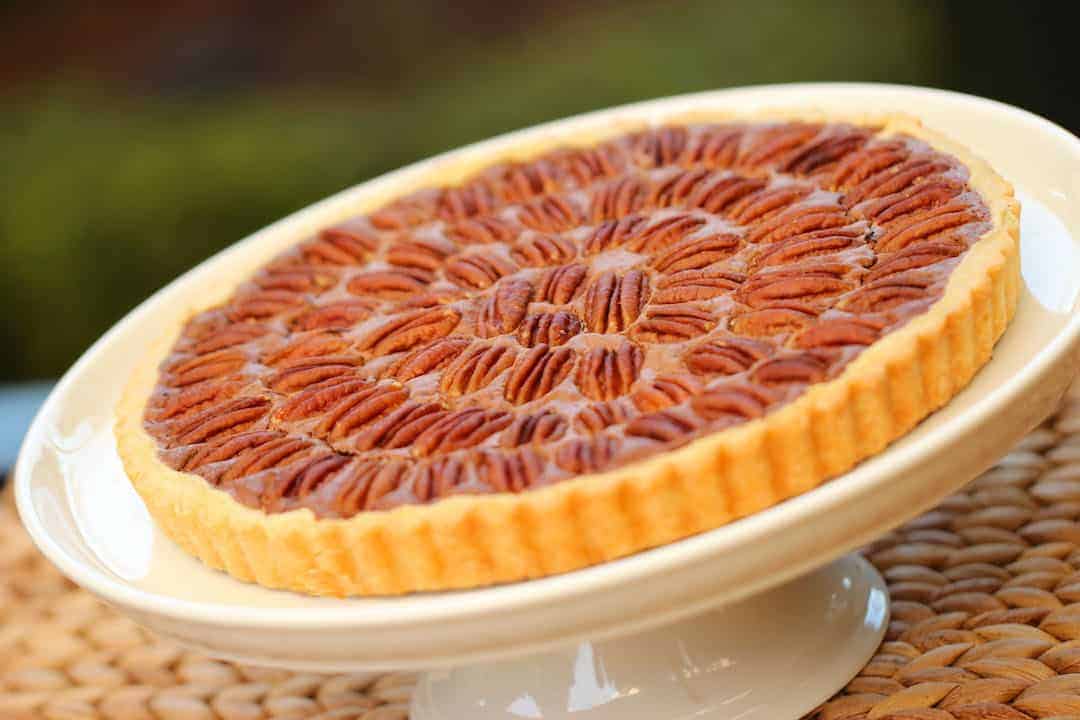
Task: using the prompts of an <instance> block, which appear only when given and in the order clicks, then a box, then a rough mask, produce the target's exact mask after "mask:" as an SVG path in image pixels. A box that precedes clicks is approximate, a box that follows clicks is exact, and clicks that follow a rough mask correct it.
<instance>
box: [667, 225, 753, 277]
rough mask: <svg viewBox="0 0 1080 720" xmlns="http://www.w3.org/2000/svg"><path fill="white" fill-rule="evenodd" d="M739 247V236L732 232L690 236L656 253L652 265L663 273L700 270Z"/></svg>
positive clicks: (732, 252) (729, 254)
mask: <svg viewBox="0 0 1080 720" xmlns="http://www.w3.org/2000/svg"><path fill="white" fill-rule="evenodd" d="M738 249H739V238H738V236H736V235H732V234H730V233H713V234H709V235H705V236H704V237H700V236H697V237H688V238H686V239H684V240H682V241H680V242H678V243H676V244H674V245H672V246H671V247H669V248H667V249H666V250H664V251H663V252H661V253H659V254H658V255H656V257H654V258H653V260H652V266H653V267H654V268H656V269H657V270H658V271H660V272H663V273H676V272H680V271H682V270H699V269H701V268H703V267H705V266H706V265H712V264H713V263H714V262H717V261H718V260H723V259H724V258H727V257H730V256H731V255H733V254H734V253H735V251H737V250H738Z"/></svg>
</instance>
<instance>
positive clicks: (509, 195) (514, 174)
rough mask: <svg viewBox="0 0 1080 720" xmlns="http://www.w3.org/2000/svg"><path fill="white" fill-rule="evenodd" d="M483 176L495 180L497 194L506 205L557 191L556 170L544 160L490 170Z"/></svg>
mask: <svg viewBox="0 0 1080 720" xmlns="http://www.w3.org/2000/svg"><path fill="white" fill-rule="evenodd" d="M485 174H486V175H490V176H492V177H494V178H496V184H497V187H498V194H499V196H500V197H501V198H502V200H503V201H504V202H508V203H520V202H524V201H525V200H529V199H530V198H534V197H537V196H539V195H549V194H551V193H553V192H555V191H556V190H558V189H559V180H558V168H556V167H555V166H554V164H553V163H551V162H549V161H548V160H546V159H544V158H540V159H538V160H534V161H532V162H520V163H511V164H509V165H505V166H502V167H496V168H492V169H491V170H489V171H488V172H487V173H485Z"/></svg>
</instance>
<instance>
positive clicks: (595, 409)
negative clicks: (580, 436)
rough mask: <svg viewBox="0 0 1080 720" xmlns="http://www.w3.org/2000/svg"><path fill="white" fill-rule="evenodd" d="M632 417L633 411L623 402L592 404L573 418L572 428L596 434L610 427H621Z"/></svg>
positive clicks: (617, 400)
mask: <svg viewBox="0 0 1080 720" xmlns="http://www.w3.org/2000/svg"><path fill="white" fill-rule="evenodd" d="M633 416H634V410H633V408H632V407H630V406H629V405H628V404H627V402H626V401H625V400H621V399H616V400H611V401H609V402H598V403H592V404H590V405H586V406H585V407H584V408H583V409H582V410H581V411H580V412H579V413H578V414H577V415H576V416H575V417H574V427H575V428H577V429H578V430H579V431H581V432H587V433H597V432H600V431H601V430H603V429H604V428H608V427H611V426H612V425H621V424H623V423H625V422H626V421H627V420H629V419H630V418H631V417H633Z"/></svg>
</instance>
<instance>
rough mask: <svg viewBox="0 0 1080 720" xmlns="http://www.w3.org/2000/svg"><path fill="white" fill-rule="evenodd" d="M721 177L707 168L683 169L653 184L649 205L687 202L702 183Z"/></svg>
mask: <svg viewBox="0 0 1080 720" xmlns="http://www.w3.org/2000/svg"><path fill="white" fill-rule="evenodd" d="M720 177H722V176H721V175H719V174H715V173H713V172H712V171H711V170H709V169H707V168H693V169H690V170H683V171H682V172H678V173H675V174H674V175H672V176H670V177H668V178H667V179H665V180H662V181H661V182H659V183H658V184H656V185H655V186H653V191H652V195H651V196H650V197H649V202H648V204H649V206H650V207H657V208H666V207H678V206H680V205H683V204H685V203H686V202H687V200H688V198H690V196H692V195H693V194H694V193H695V192H696V191H697V190H698V189H699V188H701V187H702V186H703V185H704V184H706V183H710V182H715V181H716V180H717V179H719V178H720Z"/></svg>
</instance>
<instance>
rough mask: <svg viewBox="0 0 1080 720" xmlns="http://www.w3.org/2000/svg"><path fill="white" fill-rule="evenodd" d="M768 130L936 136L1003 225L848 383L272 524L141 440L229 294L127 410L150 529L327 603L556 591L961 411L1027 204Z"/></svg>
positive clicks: (445, 178)
mask: <svg viewBox="0 0 1080 720" xmlns="http://www.w3.org/2000/svg"><path fill="white" fill-rule="evenodd" d="M736 117H737V118H740V119H742V118H745V116H734V117H733V116H732V115H730V114H721V113H709V112H695V113H693V114H692V115H687V114H683V115H677V116H668V117H663V118H662V119H657V122H658V123H659V122H664V123H678V122H700V121H718V120H730V119H735V118H736ZM754 119H759V120H760V119H813V120H828V121H837V120H842V121H849V122H855V123H858V124H869V123H874V124H881V125H883V128H884V129H883V131H882V135H888V134H890V133H906V134H908V135H911V136H913V137H916V138H920V139H923V140H925V141H927V142H928V143H930V144H931V145H932V146H934V147H935V148H937V149H939V150H942V151H944V152H947V153H949V154H951V155H953V156H954V157H956V158H958V159H959V160H960V161H961V162H962V163H963V164H964V165H966V166H967V168H968V169H969V171H970V178H969V181H968V182H969V185H970V186H971V187H972V188H973V189H975V190H976V191H978V192H979V194H980V195H981V196H982V197H983V199H984V202H985V203H986V205H987V207H988V208H989V210H990V214H991V222H992V228H991V229H990V230H989V231H988V232H987V233H985V234H984V235H983V236H982V237H981V238H980V239H979V240H978V241H977V242H976V243H974V244H973V246H972V247H971V249H970V250H969V251H968V252H967V253H966V254H965V256H964V258H963V259H962V261H961V263H960V264H959V266H958V267H956V269H955V270H954V271H953V272H952V274H951V275H950V277H949V280H948V284H947V286H946V289H945V292H944V294H943V296H942V297H941V299H939V300H938V301H937V302H936V303H934V304H933V305H932V306H931V307H930V309H929V310H928V311H926V312H925V313H923V314H921V315H917V316H915V317H914V318H912V319H911V320H910V321H909V322H908V323H907V324H906V325H904V326H903V327H901V328H899V329H897V330H895V331H894V332H891V333H890V334H888V335H886V336H885V337H884V338H883V339H881V340H879V341H877V342H876V343H874V344H873V345H871V346H870V347H868V348H866V349H865V350H864V351H863V352H862V353H861V354H860V355H859V356H858V357H857V358H856V359H855V360H853V361H852V362H851V363H850V364H849V365H848V366H847V367H846V368H845V369H844V371H843V372H842V373H841V374H840V375H839V376H838V377H836V378H835V379H833V380H830V381H827V382H822V383H819V384H816V385H814V386H812V387H811V388H809V389H808V390H807V391H806V392H805V393H804V394H803V395H801V396H800V397H799V398H797V399H796V400H794V401H793V402H791V403H789V404H787V405H785V406H783V407H781V408H780V409H778V410H776V411H774V412H771V413H769V414H767V415H766V416H764V417H763V418H761V419H758V420H754V421H751V422H748V423H745V424H743V425H739V426H736V427H733V428H730V429H727V430H723V431H720V432H717V433H715V434H712V435H708V436H706V437H703V438H700V439H698V440H696V441H694V442H692V443H690V444H688V445H686V446H684V447H682V448H679V449H677V450H673V451H670V452H668V453H665V454H662V455H658V456H654V457H650V458H647V459H645V460H642V461H639V462H636V463H632V464H629V465H626V466H623V467H619V468H617V469H615V470H612V471H609V472H603V473H597V474H591V475H581V476H579V477H576V478H573V479H570V480H566V481H564V482H561V483H557V484H555V485H552V486H549V487H545V488H539V489H534V490H530V491H528V492H524V493H520V494H498V495H482V496H459V497H451V498H446V499H442V500H440V501H439V502H436V503H433V504H430V505H422V506H404V507H399V508H395V509H393V510H388V511H367V512H363V513H360V514H358V515H356V516H354V517H352V518H348V519H343V520H337V519H325V518H324V519H319V518H316V516H315V515H314V514H313V513H312V512H311V511H310V510H307V509H301V510H294V511H290V512H286V513H277V514H268V513H264V512H262V511H260V510H256V509H252V508H250V507H247V506H245V505H242V504H240V503H239V502H237V501H236V500H235V499H234V498H233V497H232V496H230V495H229V494H228V493H226V492H224V491H222V490H218V489H216V488H214V487H213V486H211V485H209V484H208V483H207V482H206V481H205V480H204V479H203V478H201V477H199V476H196V475H193V474H190V473H184V472H178V471H176V470H173V469H171V468H169V467H168V466H167V465H165V464H164V463H163V462H162V461H161V460H160V459H159V458H158V456H157V448H156V445H155V442H154V440H153V438H151V437H150V436H149V434H147V432H146V431H145V430H144V429H143V427H142V422H141V420H142V413H143V408H144V406H145V404H146V401H147V398H148V397H149V395H150V393H151V391H152V389H153V387H154V384H155V381H156V377H157V368H158V364H159V363H160V361H161V360H162V359H163V358H164V357H165V356H166V354H167V353H168V351H169V348H170V347H171V346H172V344H173V342H174V341H175V338H176V336H177V334H178V333H179V331H180V327H181V325H182V323H183V321H184V320H186V318H187V317H189V316H190V315H191V314H193V313H194V312H197V311H198V310H201V309H203V308H205V307H210V306H213V305H214V304H216V303H217V302H220V301H222V300H223V299H224V295H225V294H227V293H228V292H229V291H230V290H231V289H232V286H231V285H228V286H224V287H222V288H221V294H222V297H207V298H205V302H204V303H202V304H201V306H200V307H195V308H187V309H179V311H178V313H177V315H176V317H175V318H170V319H168V321H167V322H166V323H165V325H164V326H163V327H164V328H165V332H164V334H163V336H162V338H161V339H160V340H159V341H158V342H157V343H155V345H154V347H153V348H152V349H151V350H150V351H149V353H148V356H147V357H146V358H145V359H144V360H143V361H142V362H141V363H139V365H138V367H137V369H136V371H135V373H134V374H133V376H132V378H131V381H130V383H129V385H128V387H127V389H126V391H125V393H124V396H123V398H122V400H121V402H120V405H119V407H118V411H117V423H116V428H115V431H116V437H117V442H118V447H119V450H120V455H121V458H122V459H123V462H124V465H125V469H126V471H127V473H128V475H129V477H130V478H131V480H132V482H133V484H134V486H135V488H136V490H137V491H138V492H139V494H140V496H141V497H142V498H143V500H144V502H145V503H146V505H147V507H148V509H149V511H150V512H151V514H152V516H153V517H154V518H155V520H156V521H157V522H158V523H159V524H160V525H161V526H162V528H163V529H164V531H165V532H166V534H167V535H168V536H169V537H170V538H172V539H173V540H174V541H176V542H177V543H179V544H180V545H181V546H182V547H183V548H184V549H185V550H186V551H187V552H189V553H191V554H193V555H195V556H196V557H198V558H199V559H200V560H202V561H203V562H204V563H206V564H207V565H210V566H211V567H214V568H217V569H221V570H224V571H226V572H228V573H229V574H231V575H233V576H234V577H236V578H238V579H241V580H245V581H251V582H257V583H259V584H260V585H264V586H267V587H271V588H281V589H289V590H295V591H300V592H305V593H310V594H318V595H336V596H348V595H390V594H401V593H407V592H415V591H428V590H444V589H454V588H467V587H476V586H482V585H489V584H493V583H500V582H510V581H516V580H523V579H528V578H536V577H543V576H547V575H552V574H556V573H561V572H566V571H570V570H575V569H579V568H582V567H586V566H589V565H593V564H596V563H599V562H603V561H606V560H611V559H614V558H618V557H623V556H626V555H629V554H631V553H634V552H638V551H641V550H644V549H647V548H651V547H656V546H659V545H663V544H666V543H669V542H672V541H675V540H678V539H681V538H685V537H688V536H690V535H694V534H696V533H699V532H702V531H705V530H709V529H713V528H716V527H719V526H721V525H723V524H725V523H727V522H730V521H732V520H734V519H737V518H740V517H744V516H746V515H749V514H752V513H754V512H757V511H759V510H762V509H764V508H766V507H769V506H771V505H775V504H776V503H778V502H781V501H782V500H784V499H787V498H790V497H793V496H795V495H798V494H800V493H802V492H805V491H807V490H809V489H812V488H814V487H816V486H817V485H819V484H821V483H822V482H823V481H825V480H826V479H828V478H831V477H834V476H836V475H838V474H841V473H843V472H845V471H847V470H849V469H850V468H851V467H853V466H854V465H855V464H857V463H858V462H860V461H861V460H864V459H866V458H867V457H870V456H872V455H874V454H876V453H878V452H880V451H881V450H882V449H884V448H885V447H886V446H887V445H888V444H889V443H890V442H892V441H893V440H895V439H897V438H899V437H900V436H902V435H904V434H905V433H906V432H908V431H909V430H910V429H911V428H912V427H914V425H915V424H917V423H918V422H919V421H920V420H921V419H923V418H924V417H926V415H928V414H929V413H930V412H932V411H934V410H935V409H937V408H939V407H941V406H942V405H944V404H945V403H946V402H948V400H949V399H950V398H951V397H952V396H953V395H955V394H956V393H957V392H958V391H959V390H960V389H961V388H963V387H964V386H965V385H966V384H967V383H968V382H969V381H970V379H971V378H972V377H973V376H974V374H975V372H976V371H977V370H978V369H979V368H980V367H981V366H982V365H983V364H985V362H986V361H987V360H988V359H989V358H990V355H991V352H992V350H993V346H994V343H995V342H996V341H997V340H998V338H999V337H1000V336H1001V335H1002V333H1003V332H1004V331H1005V328H1006V327H1007V325H1008V322H1009V321H1010V319H1011V318H1012V316H1013V314H1014V312H1015V309H1016V302H1017V297H1018V293H1019V287H1020V276H1019V205H1018V204H1017V202H1016V201H1015V199H1014V197H1013V193H1012V188H1011V187H1010V186H1009V185H1008V183H1006V182H1005V181H1003V180H1002V179H1001V178H1000V177H999V176H997V175H996V174H995V173H994V172H993V170H992V169H991V168H990V167H989V166H988V165H987V164H986V163H984V162H983V161H981V160H979V159H978V158H975V157H973V156H972V155H971V154H970V153H969V152H968V151H967V150H965V149H963V148H961V147H959V146H957V145H956V144H954V143H952V142H951V141H949V140H948V139H946V138H943V137H941V136H940V135H938V134H937V133H934V132H932V131H930V130H928V129H926V128H923V127H922V126H921V125H919V124H918V122H917V121H915V120H912V119H911V118H907V117H904V116H884V117H882V116H878V117H858V118H851V117H841V116H837V115H835V114H828V115H824V114H818V113H808V112H781V111H777V112H769V113H766V114H763V115H761V116H755V117H754ZM644 125H645V123H642V122H640V121H626V122H613V121H612V120H611V118H610V117H607V118H598V119H596V120H592V119H591V118H590V119H588V120H586V121H585V123H584V126H583V128H582V127H578V128H576V129H573V130H572V131H571V132H570V133H569V134H568V133H566V132H562V133H559V132H549V133H546V134H541V135H540V139H539V140H534V141H532V142H528V143H526V142H517V143H511V144H509V147H510V148H511V149H512V152H511V154H510V155H511V157H513V159H526V158H528V157H531V156H534V155H537V154H539V153H541V152H543V151H545V150H547V149H550V148H551V147H554V146H557V145H566V144H570V145H581V144H591V143H594V142H596V141H598V140H602V139H604V138H607V137H610V136H614V135H617V134H620V133H623V132H627V131H629V130H633V129H639V128H641V127H642V126H644ZM532 134H535V131H533V133H530V136H531V135H532ZM508 139H510V138H508ZM470 150H471V149H468V148H467V149H466V150H464V151H459V152H458V153H454V154H452V155H451V156H447V157H446V158H443V159H440V160H437V161H435V162H434V163H433V164H432V165H430V166H428V168H427V169H426V171H425V172H424V173H422V175H415V174H414V175H408V174H406V175H404V176H403V177H404V179H403V180H402V182H399V183H396V186H395V183H389V184H388V185H389V187H388V188H386V189H385V191H384V192H382V193H371V194H370V195H368V196H366V197H365V198H364V201H363V202H362V203H358V205H356V206H353V207H350V208H349V212H350V213H353V214H355V213H357V212H364V211H366V210H370V209H374V208H376V207H378V206H379V205H381V204H383V203H385V202H386V201H387V200H389V199H392V198H393V197H395V196H398V195H401V194H404V193H405V192H408V191H409V190H413V189H416V188H418V187H421V186H432V185H436V184H451V183H454V182H457V181H460V180H461V179H463V178H465V177H467V176H468V175H470V174H472V173H473V172H475V171H476V170H478V169H480V168H483V167H486V166H488V165H490V164H493V163H495V162H498V161H500V160H504V159H507V153H505V152H500V151H497V150H496V151H495V152H490V151H489V152H484V151H483V148H482V147H481V148H480V149H479V151H470ZM360 205H362V206H360ZM298 237H299V236H297V238H294V240H295V239H298ZM273 252H274V249H273V248H271V249H269V250H268V255H269V254H272V253H273ZM241 277H242V276H238V277H237V280H239V279H240V278H241Z"/></svg>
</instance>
